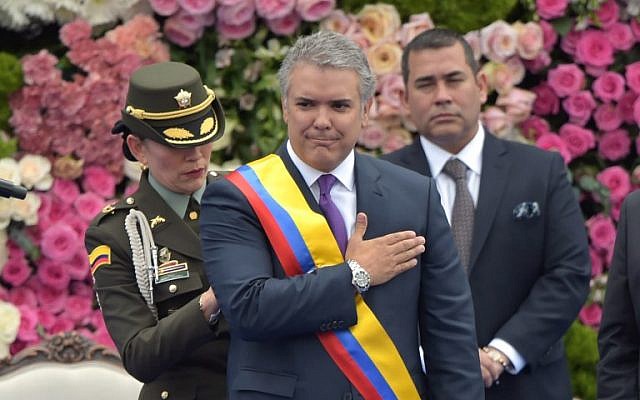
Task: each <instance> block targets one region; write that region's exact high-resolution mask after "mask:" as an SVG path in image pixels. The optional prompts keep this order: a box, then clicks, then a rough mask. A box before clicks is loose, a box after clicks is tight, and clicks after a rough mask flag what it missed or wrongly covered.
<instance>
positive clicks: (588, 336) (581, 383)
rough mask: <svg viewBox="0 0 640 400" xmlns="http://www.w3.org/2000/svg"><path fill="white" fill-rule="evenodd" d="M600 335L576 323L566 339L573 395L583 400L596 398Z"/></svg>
mask: <svg viewBox="0 0 640 400" xmlns="http://www.w3.org/2000/svg"><path fill="white" fill-rule="evenodd" d="M597 340H598V335H597V333H596V331H595V330H593V329H592V328H589V327H588V326H585V325H582V324H580V323H579V322H577V321H576V322H574V323H573V324H572V325H571V327H570V328H569V331H567V334H566V335H565V337H564V344H565V346H566V349H567V358H568V359H569V370H570V371H571V384H572V386H573V394H574V396H576V397H579V398H581V399H583V400H595V398H596V364H597V363H598V358H599V357H598V342H597Z"/></svg>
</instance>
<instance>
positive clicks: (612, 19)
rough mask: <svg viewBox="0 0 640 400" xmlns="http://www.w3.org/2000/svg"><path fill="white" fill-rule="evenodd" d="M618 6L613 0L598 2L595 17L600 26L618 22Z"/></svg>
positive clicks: (606, 26) (607, 26) (603, 26)
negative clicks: (598, 5)
mask: <svg viewBox="0 0 640 400" xmlns="http://www.w3.org/2000/svg"><path fill="white" fill-rule="evenodd" d="M619 14H620V8H619V7H618V4H616V2H615V0H607V1H605V2H604V3H602V4H600V8H599V9H598V10H597V11H596V19H597V21H598V24H599V25H600V26H601V27H602V28H605V29H606V28H609V27H611V25H613V24H614V23H616V22H618V16H619Z"/></svg>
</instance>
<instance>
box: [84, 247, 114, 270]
mask: <svg viewBox="0 0 640 400" xmlns="http://www.w3.org/2000/svg"><path fill="white" fill-rule="evenodd" d="M89 264H90V265H91V275H93V274H95V273H96V271H97V270H98V268H100V267H101V266H103V265H108V264H111V247H109V246H107V245H106V244H103V245H100V246H98V247H96V248H95V249H93V251H92V252H91V254H89Z"/></svg>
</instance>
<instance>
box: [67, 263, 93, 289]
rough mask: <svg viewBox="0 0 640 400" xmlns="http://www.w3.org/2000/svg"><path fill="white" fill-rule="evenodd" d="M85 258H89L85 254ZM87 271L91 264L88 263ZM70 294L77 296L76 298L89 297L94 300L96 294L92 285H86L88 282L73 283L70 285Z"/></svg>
mask: <svg viewBox="0 0 640 400" xmlns="http://www.w3.org/2000/svg"><path fill="white" fill-rule="evenodd" d="M84 258H85V259H86V258H87V254H86V253H85V255H84ZM86 269H87V270H88V269H89V262H88V261H87V268H86ZM69 293H70V294H75V295H76V296H83V297H89V298H91V299H93V297H94V296H95V292H94V291H93V286H92V285H91V284H88V283H86V281H72V282H71V283H70V284H69Z"/></svg>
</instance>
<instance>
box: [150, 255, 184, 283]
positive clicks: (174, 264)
mask: <svg viewBox="0 0 640 400" xmlns="http://www.w3.org/2000/svg"><path fill="white" fill-rule="evenodd" d="M188 277H189V267H188V266H187V263H186V262H183V263H179V262H178V261H177V260H170V261H167V262H164V263H162V264H160V265H159V266H158V274H157V278H156V284H159V283H164V282H169V281H175V280H176V279H184V278H188Z"/></svg>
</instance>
